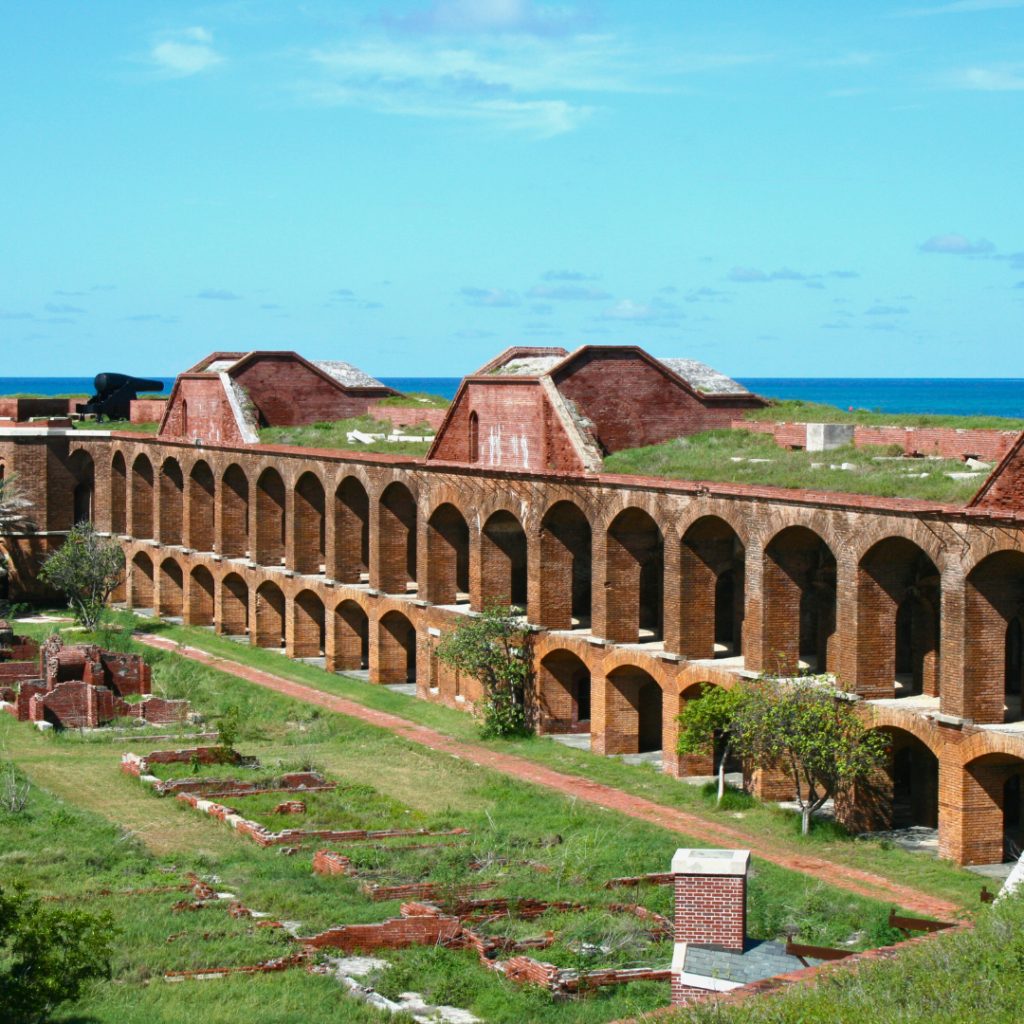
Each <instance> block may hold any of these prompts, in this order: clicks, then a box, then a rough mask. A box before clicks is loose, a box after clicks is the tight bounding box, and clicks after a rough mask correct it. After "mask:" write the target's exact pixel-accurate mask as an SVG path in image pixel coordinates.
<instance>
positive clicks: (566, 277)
mask: <svg viewBox="0 0 1024 1024" xmlns="http://www.w3.org/2000/svg"><path fill="white" fill-rule="evenodd" d="M540 276H541V279H542V280H544V281H597V280H599V279H600V277H601V275H600V274H584V273H583V271H581V270H546V271H544V273H543V274H541V275H540Z"/></svg>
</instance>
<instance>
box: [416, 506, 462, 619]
mask: <svg viewBox="0 0 1024 1024" xmlns="http://www.w3.org/2000/svg"><path fill="white" fill-rule="evenodd" d="M426 584H427V586H426V591H425V593H424V594H423V595H422V596H423V597H424V598H425V599H426V600H428V601H432V602H433V603H434V604H455V602H456V600H457V597H458V595H459V594H468V593H469V526H468V525H467V524H466V520H465V518H464V516H463V515H462V513H461V512H460V511H459V510H458V509H457V508H456V507H455V506H454V505H452V504H450V503H447V502H446V503H445V504H443V505H439V506H438V507H437V508H436V509H434V511H433V512H432V513H431V515H430V519H429V520H428V521H427V580H426Z"/></svg>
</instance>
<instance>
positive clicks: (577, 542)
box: [539, 501, 593, 629]
mask: <svg viewBox="0 0 1024 1024" xmlns="http://www.w3.org/2000/svg"><path fill="white" fill-rule="evenodd" d="M592 590H593V569H592V556H591V529H590V521H589V520H588V519H587V517H586V516H585V515H584V514H583V512H582V510H581V509H580V508H579V507H578V506H577V505H575V504H573V503H572V502H571V501H558V502H556V503H555V504H554V505H552V506H551V508H549V509H548V511H547V512H546V513H545V515H544V519H543V520H542V521H541V525H540V615H539V621H540V625H542V626H545V627H547V628H548V629H572V628H573V625H574V624H575V625H578V626H580V627H582V628H584V629H586V628H589V626H590V614H591V592H592ZM574 620H575V622H574Z"/></svg>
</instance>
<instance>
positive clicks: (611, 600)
mask: <svg viewBox="0 0 1024 1024" xmlns="http://www.w3.org/2000/svg"><path fill="white" fill-rule="evenodd" d="M664 577H665V542H664V538H663V537H662V533H661V529H660V528H659V526H658V524H657V523H656V522H655V521H654V519H653V518H652V517H651V516H650V515H648V513H646V512H644V511H643V510H642V509H639V508H627V509H625V510H624V511H622V512H620V513H619V514H618V515H617V516H616V517H615V519H614V520H612V523H611V525H610V526H609V527H608V535H607V537H606V542H605V578H604V602H605V621H604V623H597V622H595V624H594V625H595V632H597V633H598V634H599V635H600V636H602V637H604V638H605V639H607V640H611V641H613V642H614V643H624V644H635V643H637V641H638V640H640V639H651V640H657V639H660V638H661V635H662V624H663V618H664V614H663V613H664V599H663V593H664Z"/></svg>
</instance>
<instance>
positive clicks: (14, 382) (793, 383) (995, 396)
mask: <svg viewBox="0 0 1024 1024" xmlns="http://www.w3.org/2000/svg"><path fill="white" fill-rule="evenodd" d="M150 379H152V380H159V381H162V382H163V384H164V392H163V393H164V394H169V393H170V390H171V386H172V385H173V384H174V378H173V377H152V378H150ZM736 379H737V380H739V382H740V383H741V384H743V386H744V387H746V388H749V389H750V390H751V391H754V392H756V393H757V394H759V395H764V396H765V397H768V398H790V399H794V398H795V399H801V400H803V401H806V402H821V403H824V404H826V405H836V406H838V407H839V408H841V409H851V408H852V409H866V410H868V411H872V412H883V413H886V412H888V413H935V414H940V415H955V416H1009V417H1018V418H1024V378H982V377H957V378H954V377H738V378H736ZM380 380H381V381H382V382H383V383H384V384H387V385H388V386H389V387H393V388H395V389H396V390H397V391H406V392H408V391H426V392H430V393H431V394H436V395H442V396H443V397H444V398H454V396H455V392H456V391H457V390H458V387H459V384H460V383H461V381H462V378H461V377H381V378H380ZM92 392H93V378H92V377H0V396H2V395H9V394H21V393H29V394H39V395H59V394H92Z"/></svg>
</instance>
